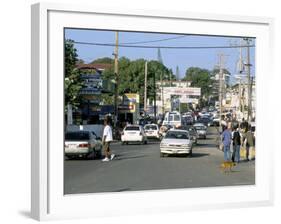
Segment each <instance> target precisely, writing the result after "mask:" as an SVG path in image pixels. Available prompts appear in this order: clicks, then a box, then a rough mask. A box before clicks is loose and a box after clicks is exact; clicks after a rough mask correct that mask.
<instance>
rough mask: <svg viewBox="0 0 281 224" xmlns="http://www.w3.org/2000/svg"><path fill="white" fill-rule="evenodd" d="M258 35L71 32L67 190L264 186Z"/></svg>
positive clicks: (67, 37)
mask: <svg viewBox="0 0 281 224" xmlns="http://www.w3.org/2000/svg"><path fill="white" fill-rule="evenodd" d="M255 48H256V39H255V37H241V36H239V34H237V36H218V35H201V34H174V33H156V32H155V33H152V32H137V31H121V30H95V29H78V28H65V29H64V132H65V133H64V149H63V150H64V194H83V193H106V192H109V193H110V192H132V191H146V190H148V191H151V190H168V189H186V188H203V187H204V188H206V187H228V186H243V185H255V157H256V147H255V142H256V139H255V132H256V125H255V124H256V122H255V121H256V113H255V112H256V88H255V80H256V75H255Z"/></svg>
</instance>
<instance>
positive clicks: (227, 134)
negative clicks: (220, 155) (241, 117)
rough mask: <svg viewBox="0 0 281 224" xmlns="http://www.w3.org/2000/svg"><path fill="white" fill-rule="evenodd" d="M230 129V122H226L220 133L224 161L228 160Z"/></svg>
mask: <svg viewBox="0 0 281 224" xmlns="http://www.w3.org/2000/svg"><path fill="white" fill-rule="evenodd" d="M230 129H231V123H228V125H227V128H226V129H225V130H224V131H223V133H222V142H223V148H224V161H230V144H231V139H232V133H231V131H230Z"/></svg>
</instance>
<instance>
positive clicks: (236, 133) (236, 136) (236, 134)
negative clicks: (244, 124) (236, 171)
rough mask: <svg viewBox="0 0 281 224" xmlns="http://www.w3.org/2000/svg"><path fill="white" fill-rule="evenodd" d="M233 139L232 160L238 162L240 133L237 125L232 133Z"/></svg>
mask: <svg viewBox="0 0 281 224" xmlns="http://www.w3.org/2000/svg"><path fill="white" fill-rule="evenodd" d="M232 141H233V153H232V162H236V163H239V161H240V147H241V134H240V132H239V128H238V126H237V127H236V129H235V130H234V131H233V133H232Z"/></svg>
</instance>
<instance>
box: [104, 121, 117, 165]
mask: <svg viewBox="0 0 281 224" xmlns="http://www.w3.org/2000/svg"><path fill="white" fill-rule="evenodd" d="M112 140H113V138H112V128H111V126H110V119H109V118H108V117H106V118H105V119H104V129H103V136H102V145H103V150H104V155H105V158H104V159H103V160H102V161H103V162H108V161H110V160H112V159H113V158H114V156H115V155H114V154H112V153H111V150H110V143H111V141H112Z"/></svg>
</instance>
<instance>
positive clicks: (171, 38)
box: [121, 35, 186, 45]
mask: <svg viewBox="0 0 281 224" xmlns="http://www.w3.org/2000/svg"><path fill="white" fill-rule="evenodd" d="M183 37H186V35H184V36H177V37H170V38H165V39H159V40H150V41H139V42H128V43H121V44H126V45H127V44H128V45H129V44H146V43H155V42H161V41H167V40H174V39H179V38H183Z"/></svg>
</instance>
